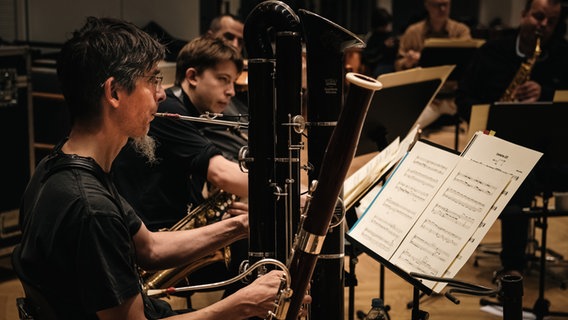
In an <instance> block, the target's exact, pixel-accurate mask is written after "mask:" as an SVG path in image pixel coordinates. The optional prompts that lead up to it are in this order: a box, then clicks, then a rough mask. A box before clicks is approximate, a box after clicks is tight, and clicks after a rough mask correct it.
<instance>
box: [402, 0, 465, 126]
mask: <svg viewBox="0 0 568 320" xmlns="http://www.w3.org/2000/svg"><path fill="white" fill-rule="evenodd" d="M424 7H425V8H426V11H427V12H428V16H427V17H426V18H425V19H424V20H421V21H419V22H416V23H414V24H411V25H410V26H409V27H408V28H407V29H406V31H405V32H404V34H403V35H402V36H401V38H400V44H399V48H398V57H397V60H396V61H395V70H397V71H400V70H406V69H410V68H414V67H417V66H418V63H419V62H420V56H421V52H422V50H423V49H424V41H425V40H426V39H428V38H449V39H461V40H467V39H471V33H470V30H469V27H468V26H467V25H465V24H463V23H461V22H458V21H455V20H453V19H451V18H450V9H451V1H450V0H424ZM456 90H457V82H456V81H446V83H444V85H443V87H442V88H441V89H440V93H439V95H438V96H437V97H436V99H434V100H433V101H432V103H430V104H429V105H428V106H426V107H425V108H424V111H423V112H422V114H421V115H420V116H419V118H418V120H417V122H418V123H419V124H420V126H421V127H422V128H426V127H428V126H430V127H431V128H434V127H439V126H443V125H448V124H452V125H453V124H455V122H456V120H455V119H454V118H453V115H455V114H456V113H457V106H456V104H455V102H454V97H453V96H454V93H455V91H456ZM442 115H447V116H445V117H441V116H442ZM434 122H437V123H436V124H434Z"/></svg>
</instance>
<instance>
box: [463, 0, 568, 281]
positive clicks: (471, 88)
mask: <svg viewBox="0 0 568 320" xmlns="http://www.w3.org/2000/svg"><path fill="white" fill-rule="evenodd" d="M561 12H562V4H561V1H560V0H527V2H526V5H525V7H524V9H523V11H522V13H521V20H520V25H519V28H518V29H517V30H516V32H515V33H514V34H512V35H510V36H506V37H501V38H498V39H495V40H490V41H487V42H486V43H485V44H484V45H483V46H482V47H481V48H480V49H479V50H478V51H477V53H476V56H474V58H473V61H472V63H471V65H470V66H469V68H468V70H467V71H466V73H465V75H464V79H463V80H462V81H461V82H460V93H459V95H458V97H457V101H458V105H459V112H460V114H461V116H462V117H463V118H464V119H469V116H470V112H471V106H472V105H474V104H490V103H493V102H495V101H499V100H500V98H501V97H502V95H503V94H504V92H505V90H506V89H507V88H508V87H509V85H510V84H511V83H512V82H513V81H515V80H514V78H515V75H516V74H517V71H518V70H519V68H521V64H522V63H526V61H527V59H529V58H531V57H533V55H534V53H535V48H536V37H537V35H540V49H541V53H540V55H539V56H538V58H537V59H536V61H535V63H534V66H532V72H531V73H530V79H529V80H528V81H525V82H523V83H519V85H518V86H517V87H516V89H515V90H514V92H513V97H514V100H516V101H518V102H535V101H552V98H553V94H554V91H555V90H557V89H564V90H566V89H568V60H567V59H566V57H567V56H568V43H567V41H566V40H565V39H564V33H565V30H566V25H565V24H564V22H563V20H562V19H563V17H562V14H561ZM511 121H515V120H514V118H511ZM527 130H530V128H527ZM544 156H545V157H546V154H545V155H544ZM538 168H539V166H538V165H537V167H535V170H533V173H532V174H531V175H530V176H529V177H528V178H527V180H525V182H524V183H523V185H521V187H520V188H519V190H518V191H517V193H516V194H515V196H514V197H513V199H511V201H510V202H509V204H508V206H507V207H506V208H505V209H504V211H503V213H502V214H501V241H502V252H501V263H502V270H500V271H499V272H497V273H496V274H495V279H497V278H499V276H500V275H502V274H512V275H520V274H522V272H523V271H524V269H525V267H526V263H527V261H526V254H525V248H526V244H527V238H528V234H527V232H528V219H527V218H526V217H523V215H522V212H521V208H524V207H528V206H530V204H531V201H532V200H533V198H534V196H535V195H536V193H537V192H539V191H542V190H539V187H538V185H539V183H542V181H539V180H541V179H542V177H543V175H542V172H539V170H538ZM546 176H551V177H552V178H553V179H554V181H551V182H548V183H551V186H552V187H553V188H554V190H557V191H560V190H566V189H568V183H567V182H566V179H567V176H568V169H566V168H563V169H562V168H559V169H558V172H555V173H553V174H550V173H546Z"/></svg>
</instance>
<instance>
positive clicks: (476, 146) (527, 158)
mask: <svg viewBox="0 0 568 320" xmlns="http://www.w3.org/2000/svg"><path fill="white" fill-rule="evenodd" d="M541 156H542V153H541V152H538V151H534V150H532V149H528V148H525V147H523V146H519V145H517V144H514V143H511V142H508V141H506V140H503V139H500V138H498V137H495V136H491V135H487V134H484V133H482V132H477V133H475V135H474V136H473V138H472V140H471V141H470V143H469V144H468V146H467V147H466V148H465V150H464V152H463V153H462V157H464V158H466V159H471V160H472V161H475V162H478V163H481V164H483V165H485V166H487V167H489V168H493V169H494V170H496V171H499V172H503V173H506V174H508V175H510V176H511V182H510V183H509V184H508V185H507V187H506V188H505V190H504V191H503V193H502V194H501V195H500V197H499V198H498V199H497V201H496V202H495V204H494V206H493V208H492V209H491V210H490V211H489V213H488V214H487V215H486V216H485V219H483V221H482V222H481V223H480V224H479V226H478V228H477V229H476V231H475V232H474V234H473V235H472V236H471V237H470V239H469V241H468V242H467V243H466V245H465V246H464V247H463V249H462V250H461V251H460V253H459V254H458V256H457V258H456V259H455V260H454V262H453V263H452V265H451V266H450V267H449V268H448V269H447V270H446V272H445V273H444V275H443V277H448V278H453V277H455V276H456V274H457V273H458V271H459V270H460V269H461V268H462V267H463V265H464V264H465V263H466V262H467V260H468V259H469V257H470V256H471V255H472V254H473V253H474V251H475V249H476V248H477V246H478V245H479V243H480V242H481V240H482V239H483V237H484V236H485V235H486V234H487V232H488V231H489V229H490V228H491V226H492V225H493V223H495V220H497V218H498V217H499V215H500V214H501V212H502V211H503V208H504V207H505V206H506V205H507V203H508V202H509V201H510V200H511V198H512V197H513V195H514V194H515V192H516V191H517V189H518V188H519V187H520V185H521V184H522V182H523V181H524V180H525V178H526V177H527V176H528V174H529V173H530V172H531V170H532V168H533V167H534V166H535V165H536V163H537V162H538V160H539V159H540V157H541ZM445 285H446V284H445V283H438V284H437V285H436V286H435V287H434V291H436V292H439V291H440V290H441V289H442V288H443V287H445Z"/></svg>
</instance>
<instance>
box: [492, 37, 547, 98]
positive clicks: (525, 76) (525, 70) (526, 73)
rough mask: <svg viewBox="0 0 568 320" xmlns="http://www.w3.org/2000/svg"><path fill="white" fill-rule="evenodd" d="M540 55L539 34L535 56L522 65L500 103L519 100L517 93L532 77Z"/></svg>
mask: <svg viewBox="0 0 568 320" xmlns="http://www.w3.org/2000/svg"><path fill="white" fill-rule="evenodd" d="M540 54H541V49H540V35H538V34H537V37H536V46H535V49H534V53H533V56H532V57H531V58H530V59H528V60H527V61H525V62H523V63H522V64H521V67H520V68H519V70H518V71H517V73H516V74H515V77H514V78H513V81H512V82H511V83H510V84H509V86H508V87H507V90H505V93H503V95H502V96H501V99H499V101H503V102H513V101H516V100H517V99H516V98H515V93H516V91H517V87H519V86H520V85H521V84H523V83H525V82H527V81H528V80H529V78H530V75H531V71H532V69H533V67H534V64H535V63H536V60H537V59H538V57H539V56H540Z"/></svg>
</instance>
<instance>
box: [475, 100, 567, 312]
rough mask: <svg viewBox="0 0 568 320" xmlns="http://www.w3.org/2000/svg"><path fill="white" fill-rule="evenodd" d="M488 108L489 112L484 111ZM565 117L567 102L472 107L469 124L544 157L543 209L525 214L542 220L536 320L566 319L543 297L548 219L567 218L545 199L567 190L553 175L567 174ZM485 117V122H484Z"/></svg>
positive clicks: (538, 170)
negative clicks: (538, 152)
mask: <svg viewBox="0 0 568 320" xmlns="http://www.w3.org/2000/svg"><path fill="white" fill-rule="evenodd" d="M487 108H489V109H488V110H487ZM484 109H485V110H484ZM480 115H481V116H480ZM567 116H568V103H566V102H560V103H552V102H540V103H499V102H496V103H494V104H493V105H491V106H489V107H488V106H474V107H473V108H472V119H474V118H475V119H476V120H475V121H474V122H472V123H474V124H475V126H476V127H477V128H473V130H475V129H481V128H482V127H485V128H484V129H489V130H493V131H495V132H496V134H495V135H496V136H498V137H500V138H503V139H505V140H508V141H511V142H513V143H517V144H520V145H523V146H525V147H527V148H531V149H533V150H537V151H540V152H542V153H543V157H542V158H541V159H540V161H539V163H538V164H537V165H536V166H535V172H536V173H537V174H538V176H537V177H538V178H539V181H540V183H541V189H542V190H540V191H541V192H542V193H543V200H544V203H543V207H542V209H539V210H531V211H530V212H528V213H527V217H530V218H539V219H541V222H540V227H541V228H542V233H541V248H540V252H541V254H540V265H539V272H540V274H539V294H538V298H537V301H536V302H535V304H534V307H533V308H532V309H530V310H529V311H532V312H533V313H534V314H535V315H536V316H537V319H539V320H540V319H543V318H544V316H549V315H552V316H568V313H567V312H552V311H550V310H549V307H550V303H549V301H548V300H546V299H545V297H544V285H545V277H544V276H545V272H546V251H547V248H546V240H547V234H546V233H547V226H548V217H549V216H567V215H568V212H566V211H558V210H554V211H549V210H548V208H547V207H548V202H547V199H548V197H549V196H550V195H551V194H552V191H566V190H568V184H566V182H565V181H566V180H565V179H562V177H559V176H558V175H557V173H558V172H560V171H558V172H557V173H553V171H554V170H558V169H560V168H563V169H564V174H565V175H567V174H568V173H567V168H568V159H566V157H565V155H566V152H565V151H564V149H565V143H566V141H568V131H567V130H566V129H565V127H564V125H565V121H566V119H567ZM484 117H485V119H486V120H485V119H483V118H484ZM484 120H485V122H484ZM484 123H485V126H484ZM523 214H524V213H523Z"/></svg>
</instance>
